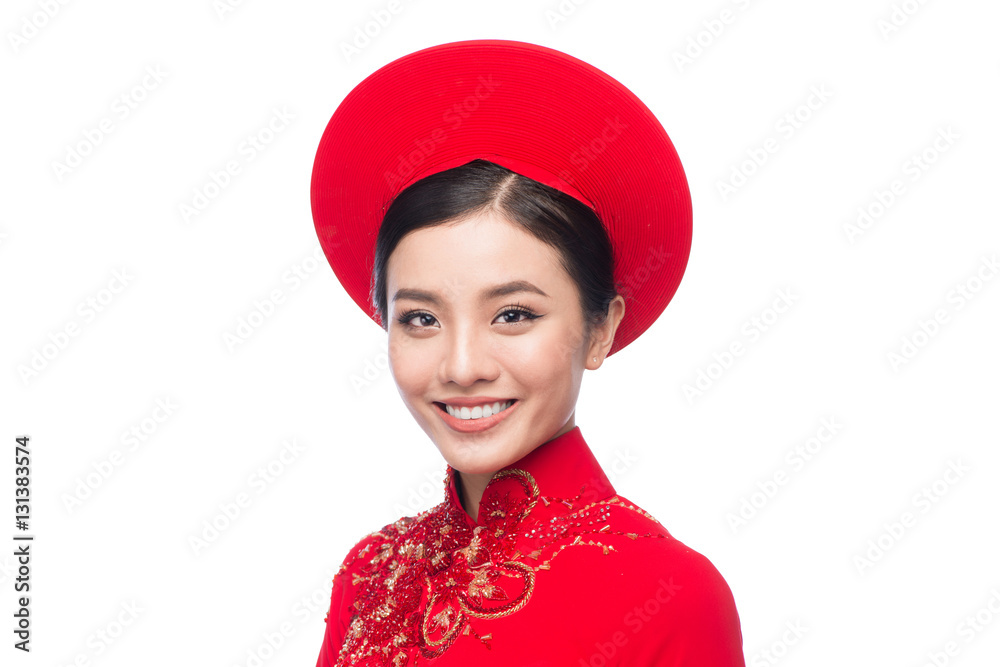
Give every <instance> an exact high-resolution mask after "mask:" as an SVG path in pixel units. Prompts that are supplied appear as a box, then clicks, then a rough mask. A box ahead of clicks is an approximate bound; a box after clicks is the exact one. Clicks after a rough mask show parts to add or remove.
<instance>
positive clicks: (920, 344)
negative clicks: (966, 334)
mask: <svg viewBox="0 0 1000 667" xmlns="http://www.w3.org/2000/svg"><path fill="white" fill-rule="evenodd" d="M997 273H1000V263H997V256H996V253H993V255H991V256H990V257H985V256H984V257H982V258H981V259H980V262H979V265H978V266H977V267H976V269H975V270H974V271H973V272H972V274H971V275H969V276H968V277H967V278H965V279H964V280H962V281H961V282H959V283H958V284H956V285H955V286H954V287H952V288H951V289H950V290H948V292H947V294H945V298H944V301H945V303H944V305H941V306H938V307H937V308H935V309H934V312H933V313H931V315H929V316H928V317H926V318H923V317H922V318H920V319H918V320H917V322H916V324H915V325H914V326H912V327H910V332H909V333H906V334H904V335H903V336H902V337H901V338H900V342H899V345H898V346H897V347H894V348H893V349H892V350H890V351H889V352H887V353H886V361H887V362H888V363H889V368H891V369H892V370H893V372H894V373H899V369H900V368H902V367H903V366H906V365H907V364H909V363H910V362H912V361H913V360H914V359H916V358H917V355H919V354H920V353H921V352H922V351H923V350H925V349H927V346H928V345H930V343H931V341H932V340H934V339H935V338H937V336H938V335H939V334H940V333H941V330H942V329H943V328H944V327H945V326H946V325H947V324H950V323H951V321H952V319H951V318H952V316H953V315H954V314H955V313H958V312H960V311H961V310H962V309H963V308H965V306H966V305H967V304H968V303H969V302H971V301H972V300H973V299H975V298H976V297H977V296H978V295H979V293H980V292H981V291H982V290H983V288H984V287H986V285H987V284H989V282H990V281H992V280H993V278H994V277H995V276H996V275H997Z"/></svg>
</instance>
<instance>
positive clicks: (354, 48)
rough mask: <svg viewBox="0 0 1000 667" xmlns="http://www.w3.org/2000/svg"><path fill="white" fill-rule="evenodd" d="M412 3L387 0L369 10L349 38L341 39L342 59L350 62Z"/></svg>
mask: <svg viewBox="0 0 1000 667" xmlns="http://www.w3.org/2000/svg"><path fill="white" fill-rule="evenodd" d="M412 4H413V0H389V2H387V3H385V5H384V6H383V7H379V8H377V9H373V10H371V11H370V12H369V13H368V20H366V21H365V22H364V23H363V24H361V25H356V26H354V31H353V33H352V35H351V38H350V40H341V42H340V53H341V55H343V56H344V60H345V61H347V62H348V63H350V62H351V60H353V59H354V58H355V57H356V56H360V55H361V52H362V51H364V50H365V49H367V48H368V47H369V46H371V44H372V42H374V41H375V39H376V38H378V36H379V35H381V34H382V31H384V30H386V29H387V28H388V27H389V25H390V24H391V23H392V22H393V20H394V19H395V18H396V17H397V16H399V14H401V13H402V11H403V9H404V8H405V7H406V6H408V5H412Z"/></svg>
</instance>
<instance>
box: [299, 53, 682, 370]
mask: <svg viewBox="0 0 1000 667" xmlns="http://www.w3.org/2000/svg"><path fill="white" fill-rule="evenodd" d="M475 159H484V160H488V161H490V162H494V163H497V164H500V165H502V166H504V167H507V168H508V169H510V170H512V171H515V172H517V173H519V174H521V175H522V176H527V177H528V178H532V179H534V180H536V181H539V182H541V183H544V184H546V185H549V186H552V187H554V188H556V189H558V190H561V191H562V192H564V193H566V194H568V195H570V196H573V197H575V198H577V199H579V200H580V201H582V202H583V203H585V204H587V205H588V206H590V207H591V208H592V209H593V210H594V211H595V212H596V213H597V216H598V217H599V218H600V219H601V221H602V222H603V223H604V226H605V228H606V229H607V232H608V236H609V238H610V240H611V243H612V246H613V247H614V255H615V280H616V282H617V284H618V289H619V292H620V293H621V294H622V295H623V296H624V297H625V300H626V308H625V316H624V318H623V319H622V322H621V323H620V324H619V327H618V330H617V332H616V334H615V340H614V344H613V345H612V348H611V350H610V351H609V353H608V355H609V356H610V355H611V354H614V353H615V352H617V351H618V350H620V349H622V348H623V347H625V346H626V345H628V344H629V343H631V342H632V341H633V340H635V339H636V338H637V337H638V336H639V335H640V334H641V333H642V332H643V331H645V330H646V329H647V328H649V326H650V325H651V324H652V323H653V322H654V321H655V320H656V318H657V317H659V315H660V313H662V312H663V310H664V308H666V307H667V304H668V303H669V302H670V299H671V298H672V297H673V295H674V293H675V292H676V290H677V286H678V285H679V284H680V281H681V276H682V275H683V274H684V269H685V267H686V266H687V261H688V255H689V254H690V249H691V194H690V191H689V190H688V184H687V179H686V177H685V175H684V169H683V168H682V167H681V162H680V159H679V158H678V157H677V152H676V151H675V150H674V147H673V144H672V143H671V142H670V138H669V137H668V136H667V133H666V132H665V131H664V129H663V127H662V126H661V125H660V123H659V121H658V120H657V119H656V117H655V116H654V115H653V112H652V111H650V110H649V109H648V108H647V107H646V105H645V104H643V103H642V101H641V100H639V98H638V97H636V96H635V95H634V94H633V93H632V92H631V91H630V90H628V89H627V88H626V87H625V86H624V85H622V84H621V83H619V82H618V81H616V80H615V79H613V78H612V77H610V76H609V75H607V74H605V73H604V72H602V71H601V70H599V69H597V68H596V67H594V66H592V65H589V64H587V63H585V62H583V61H582V60H579V59H577V58H574V57H572V56H570V55H567V54H565V53H562V52H560V51H556V50H554V49H550V48H547V47H544V46H539V45H537V44H529V43H526V42H516V41H508V40H471V41H463V42H452V43H449V44H441V45H438V46H433V47H430V48H427V49H423V50H420V51H417V52H415V53H411V54H409V55H406V56H403V57H402V58H399V59H398V60H395V61H393V62H391V63H389V64H388V65H385V66H384V67H382V68H381V69H379V70H378V71H376V72H375V73H373V74H372V75H371V76H369V77H368V78H366V79H365V80H364V81H362V82H361V83H360V84H358V85H357V86H356V87H355V88H354V89H353V90H352V91H351V92H350V93H348V95H347V97H345V98H344V100H343V102H341V104H340V106H339V107H337V110H336V111H335V112H334V114H333V117H332V118H331V119H330V122H329V124H328V125H327V126H326V131H325V132H324V133H323V137H322V139H321V140H320V144H319V149H318V150H317V152H316V161H315V163H314V165H313V173H312V212H313V220H314V222H315V224H316V232H317V234H318V235H319V241H320V245H321V246H322V248H323V252H324V253H325V254H326V258H327V259H328V260H329V262H330V265H331V266H332V267H333V271H334V273H335V274H336V275H337V278H338V279H339V280H340V282H341V284H342V285H343V286H344V288H345V289H346V290H347V292H348V294H350V295H351V298H352V299H354V302H355V303H357V304H358V306H360V307H361V308H362V310H364V311H365V312H366V313H367V314H368V316H369V317H371V318H372V320H373V321H375V322H376V323H378V324H380V322H379V316H378V312H377V311H376V309H375V306H374V304H373V303H372V300H371V287H372V284H373V277H372V266H373V264H374V260H375V240H376V238H377V236H378V228H379V225H380V224H381V222H382V218H383V216H384V215H385V212H386V210H387V209H388V207H389V204H391V203H392V201H393V199H394V198H395V197H396V195H398V194H399V193H400V192H401V191H402V190H403V189H405V188H406V187H407V186H409V185H410V184H412V183H414V182H416V181H417V180H419V179H421V178H424V177H425V176H429V175H431V174H434V173H437V172H439V171H444V170H445V169H450V168H452V167H457V166H460V165H462V164H465V163H466V162H470V161H472V160H475Z"/></svg>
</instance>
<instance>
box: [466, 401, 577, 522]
mask: <svg viewBox="0 0 1000 667" xmlns="http://www.w3.org/2000/svg"><path fill="white" fill-rule="evenodd" d="M575 426H576V411H575V410H574V411H573V414H571V415H570V416H569V420H567V422H566V423H565V424H563V427H562V428H561V429H559V432H558V433H556V434H555V435H554V436H552V437H551V438H549V440H555V439H556V438H558V437H559V436H560V435H562V434H563V433H566V432H568V431H571V430H573V428H574V427H575ZM549 440H546V441H545V442H548V441H549ZM542 444H543V445H544V444H545V443H544V442H543V443H542ZM455 474H456V475H457V476H458V481H459V483H460V487H461V488H459V490H458V491H459V492H458V497H459V499H460V500H461V501H462V507H464V508H465V512H466V514H468V515H469V516H471V517H472V520H473V521H478V520H479V502H480V501H481V500H482V499H483V493H485V492H486V486H487V485H488V484H489V483H490V480H491V479H493V475H494V474H495V473H492V472H487V473H477V474H467V473H464V472H459V471H458V470H456V471H455Z"/></svg>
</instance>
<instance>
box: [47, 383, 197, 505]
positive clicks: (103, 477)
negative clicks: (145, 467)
mask: <svg viewBox="0 0 1000 667" xmlns="http://www.w3.org/2000/svg"><path fill="white" fill-rule="evenodd" d="M155 404H156V405H155V407H154V408H153V409H152V411H151V412H150V413H149V416H147V417H144V418H143V419H141V420H140V421H139V422H137V423H135V424H133V425H132V426H130V427H129V428H128V429H126V430H125V431H123V432H122V434H121V436H120V437H119V439H118V440H119V442H120V443H121V444H122V446H123V448H122V449H118V448H115V449H112V450H111V451H110V452H109V453H108V455H107V456H104V457H101V458H100V459H98V460H97V461H94V462H93V463H91V464H90V467H91V468H93V470H92V471H90V472H88V473H86V474H85V475H80V476H77V478H76V480H75V483H74V485H73V490H72V491H70V492H64V493H63V494H62V496H61V497H60V499H61V500H62V503H63V507H65V508H66V512H68V513H69V514H73V512H75V511H76V510H78V509H80V508H81V507H83V504H84V503H85V502H86V501H87V500H88V499H90V498H91V497H92V496H93V495H94V492H95V491H97V490H98V489H99V488H101V487H102V486H104V484H105V483H106V482H107V481H108V480H109V479H111V476H112V475H114V474H115V472H116V471H117V470H118V469H119V468H120V467H121V466H123V465H124V464H125V461H126V455H125V453H126V452H128V453H134V452H136V451H138V450H139V447H141V446H143V445H144V444H145V443H146V442H147V441H149V440H150V439H151V438H152V437H153V435H155V434H156V432H157V431H158V430H160V427H161V426H162V425H163V424H164V423H166V422H167V421H168V420H169V419H170V418H171V417H172V416H173V415H174V412H176V410H177V408H178V407H180V406H178V405H177V404H176V403H174V402H173V400H172V399H171V398H170V397H169V396H168V397H167V398H157V399H156V401H155Z"/></svg>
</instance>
